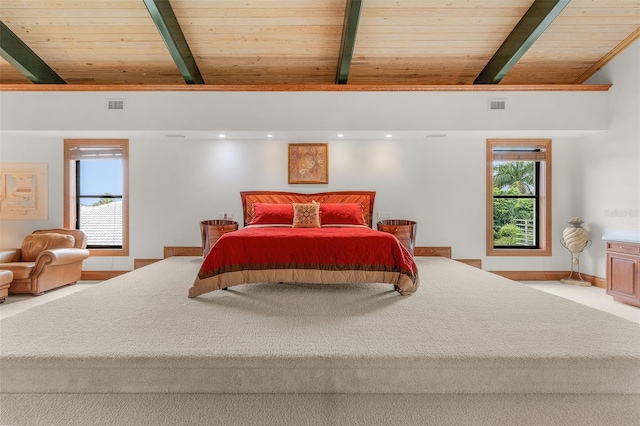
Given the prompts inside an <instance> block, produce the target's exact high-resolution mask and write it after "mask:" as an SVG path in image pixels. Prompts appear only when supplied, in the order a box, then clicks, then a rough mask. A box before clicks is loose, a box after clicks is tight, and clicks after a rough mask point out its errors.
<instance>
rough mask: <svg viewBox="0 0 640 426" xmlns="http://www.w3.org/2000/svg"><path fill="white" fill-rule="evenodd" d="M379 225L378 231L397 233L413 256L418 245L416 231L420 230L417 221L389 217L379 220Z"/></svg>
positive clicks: (397, 236)
mask: <svg viewBox="0 0 640 426" xmlns="http://www.w3.org/2000/svg"><path fill="white" fill-rule="evenodd" d="M377 226H378V231H382V232H388V233H389V234H393V235H395V236H396V238H397V239H398V240H399V241H400V243H402V245H403V246H405V247H406V248H407V250H409V253H411V256H413V250H414V248H415V246H416V233H417V231H418V223H417V222H414V221H411V220H404V219H388V220H381V221H379V222H378V223H377Z"/></svg>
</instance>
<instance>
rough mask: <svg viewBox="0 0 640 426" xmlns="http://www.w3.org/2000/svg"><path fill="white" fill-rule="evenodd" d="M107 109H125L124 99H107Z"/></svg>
mask: <svg viewBox="0 0 640 426" xmlns="http://www.w3.org/2000/svg"><path fill="white" fill-rule="evenodd" d="M107 109H124V100H123V99H109V100H108V101H107Z"/></svg>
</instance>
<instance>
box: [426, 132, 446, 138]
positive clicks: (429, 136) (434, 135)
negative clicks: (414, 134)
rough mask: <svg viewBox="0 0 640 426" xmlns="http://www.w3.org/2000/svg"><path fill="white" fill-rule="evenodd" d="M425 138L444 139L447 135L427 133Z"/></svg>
mask: <svg viewBox="0 0 640 426" xmlns="http://www.w3.org/2000/svg"><path fill="white" fill-rule="evenodd" d="M426 137H427V138H429V139H431V138H446V137H447V134H446V133H429V134H428V135H427V136H426Z"/></svg>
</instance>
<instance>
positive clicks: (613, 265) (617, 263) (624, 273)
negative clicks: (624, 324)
mask: <svg viewBox="0 0 640 426" xmlns="http://www.w3.org/2000/svg"><path fill="white" fill-rule="evenodd" d="M607 294H610V295H612V296H614V297H616V296H618V297H620V298H622V299H625V300H628V299H633V300H636V301H640V268H639V267H638V257H637V256H630V255H625V254H619V253H615V254H613V253H607Z"/></svg>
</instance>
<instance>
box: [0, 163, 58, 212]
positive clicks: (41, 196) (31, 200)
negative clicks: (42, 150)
mask: <svg viewBox="0 0 640 426" xmlns="http://www.w3.org/2000/svg"><path fill="white" fill-rule="evenodd" d="M47 194H48V188H47V164H46V163H41V164H40V163H34V164H29V163H25V164H22V163H2V164H0V218H2V220H46V219H47V218H48V205H47V202H48V198H47Z"/></svg>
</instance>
